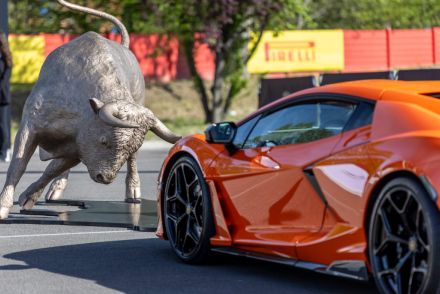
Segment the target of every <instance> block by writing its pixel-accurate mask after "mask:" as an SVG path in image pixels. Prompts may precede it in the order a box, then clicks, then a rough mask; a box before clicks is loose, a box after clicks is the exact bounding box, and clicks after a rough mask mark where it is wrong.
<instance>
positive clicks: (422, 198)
mask: <svg viewBox="0 0 440 294" xmlns="http://www.w3.org/2000/svg"><path fill="white" fill-rule="evenodd" d="M368 240H369V246H368V253H369V257H370V262H371V266H372V271H373V275H374V279H375V281H376V285H377V286H378V288H379V290H380V291H381V292H382V293H399V294H400V293H438V288H439V287H440V279H439V274H440V217H439V211H438V209H437V207H436V205H435V202H434V201H433V200H432V199H430V197H429V194H428V193H427V192H426V191H425V189H424V188H423V186H422V185H421V184H420V183H418V181H416V180H414V179H412V178H407V177H401V178H396V179H393V180H391V181H390V182H389V183H387V184H386V185H385V187H384V188H383V189H382V191H381V192H380V194H379V196H378V198H377V200H376V202H375V205H374V208H373V211H372V216H371V219H370V224H369V238H368Z"/></svg>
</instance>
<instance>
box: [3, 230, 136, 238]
mask: <svg viewBox="0 0 440 294" xmlns="http://www.w3.org/2000/svg"><path fill="white" fill-rule="evenodd" d="M129 232H134V231H130V230H124V231H97V232H74V233H55V234H29V235H11V236H0V239H9V238H28V237H50V236H70V235H92V234H112V233H129Z"/></svg>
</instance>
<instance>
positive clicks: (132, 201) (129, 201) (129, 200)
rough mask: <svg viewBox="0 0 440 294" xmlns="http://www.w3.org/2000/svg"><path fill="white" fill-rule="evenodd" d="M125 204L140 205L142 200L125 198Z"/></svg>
mask: <svg viewBox="0 0 440 294" xmlns="http://www.w3.org/2000/svg"><path fill="white" fill-rule="evenodd" d="M125 202H126V203H134V204H139V203H141V199H139V198H125Z"/></svg>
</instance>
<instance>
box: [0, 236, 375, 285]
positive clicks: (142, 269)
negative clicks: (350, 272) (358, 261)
mask: <svg viewBox="0 0 440 294" xmlns="http://www.w3.org/2000/svg"><path fill="white" fill-rule="evenodd" d="M4 257H6V258H10V259H13V260H17V261H22V262H24V263H25V264H26V265H24V266H16V265H14V266H8V265H7V266H3V267H0V271H20V270H23V269H30V268H36V269H39V270H44V271H47V272H51V273H56V274H61V275H66V276H70V277H75V278H80V279H87V280H91V281H95V282H96V283H98V284H99V285H102V286H103V287H106V288H108V289H112V290H116V291H121V292H124V293H159V292H160V293H206V292H208V291H209V292H210V293H240V292H241V293H250V292H253V293H270V292H272V293H277V294H278V293H356V294H361V293H374V292H375V291H376V290H375V288H374V285H373V284H372V283H362V282H356V281H352V280H349V279H342V278H337V277H330V276H326V275H322V274H317V273H314V272H310V271H306V270H300V269H295V268H291V267H287V266H283V265H277V264H270V263H265V262H261V261H255V260H250V259H246V258H237V257H231V256H226V255H217V256H216V258H215V259H214V261H212V262H210V263H209V264H207V265H198V266H193V265H186V264H183V263H181V262H180V261H178V260H177V259H176V258H175V256H174V254H173V253H172V251H171V249H170V247H169V245H168V243H167V242H165V241H162V240H158V239H138V240H128V241H112V242H100V243H88V244H79V245H69V246H59V247H51V248H44V249H36V250H29V251H23V252H16V253H11V254H8V255H5V256H4Z"/></svg>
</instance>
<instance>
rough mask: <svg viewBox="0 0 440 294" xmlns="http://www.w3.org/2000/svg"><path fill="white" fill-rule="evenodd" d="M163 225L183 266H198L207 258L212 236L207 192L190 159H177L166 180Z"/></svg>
mask: <svg viewBox="0 0 440 294" xmlns="http://www.w3.org/2000/svg"><path fill="white" fill-rule="evenodd" d="M163 203H164V205H163V212H164V213H163V215H164V225H165V231H166V234H167V237H168V240H169V242H170V244H171V248H172V249H173V251H174V253H175V254H176V255H177V256H178V257H179V258H180V259H181V260H183V261H184V262H187V263H200V262H203V261H205V260H206V259H207V258H208V257H209V254H210V237H211V236H212V235H213V232H214V225H213V222H212V214H211V201H210V197H209V190H208V187H207V185H206V182H205V180H204V177H203V174H202V172H201V170H200V168H199V166H198V164H197V163H196V162H195V160H194V159H192V158H191V157H188V156H185V157H181V158H179V159H178V160H177V161H176V162H175V163H174V164H173V166H172V167H171V170H170V172H169V174H168V177H167V179H166V184H165V189H164V201H163Z"/></svg>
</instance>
